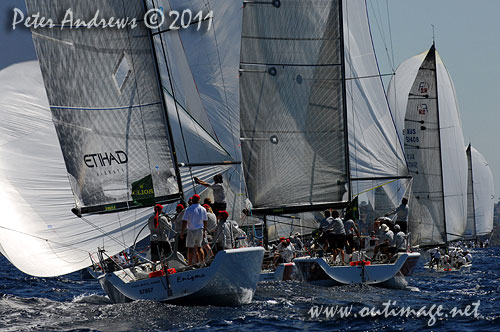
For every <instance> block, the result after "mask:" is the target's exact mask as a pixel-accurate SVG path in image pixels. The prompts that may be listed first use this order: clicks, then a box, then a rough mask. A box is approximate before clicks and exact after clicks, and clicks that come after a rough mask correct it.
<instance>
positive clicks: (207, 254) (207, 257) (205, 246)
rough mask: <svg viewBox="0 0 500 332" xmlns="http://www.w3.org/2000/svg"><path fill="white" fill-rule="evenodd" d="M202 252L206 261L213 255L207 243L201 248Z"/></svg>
mask: <svg viewBox="0 0 500 332" xmlns="http://www.w3.org/2000/svg"><path fill="white" fill-rule="evenodd" d="M203 250H204V251H205V253H206V257H205V258H206V259H209V258H210V257H212V256H213V255H214V253H213V251H212V248H210V245H209V244H208V243H207V244H205V245H204V246H203Z"/></svg>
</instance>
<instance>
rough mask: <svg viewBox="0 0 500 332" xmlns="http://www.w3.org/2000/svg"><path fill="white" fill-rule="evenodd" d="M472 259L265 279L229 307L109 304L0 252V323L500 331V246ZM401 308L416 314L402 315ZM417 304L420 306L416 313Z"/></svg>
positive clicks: (24, 326)
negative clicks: (379, 273) (381, 277)
mask: <svg viewBox="0 0 500 332" xmlns="http://www.w3.org/2000/svg"><path fill="white" fill-rule="evenodd" d="M473 259H474V261H473V267H472V268H471V270H470V271H462V272H453V273H436V272H427V271H425V270H424V268H423V266H422V263H421V262H420V264H419V266H418V267H417V269H416V271H415V273H414V275H413V276H412V277H411V278H409V279H408V287H407V288H406V289H385V288H379V287H371V286H341V287H333V288H324V287H316V286H311V285H308V284H304V283H300V282H281V283H278V282H270V283H264V284H259V286H258V288H257V293H256V295H255V297H254V301H253V302H252V303H251V304H249V305H245V306H241V307H235V308H226V307H212V306H208V307H183V306H174V305H170V304H162V303H156V302H149V301H136V302H132V303H127V304H111V303H110V302H109V300H108V299H107V297H106V296H105V295H104V293H103V291H102V290H101V288H100V286H99V284H98V283H97V281H95V280H82V279H81V277H80V274H79V273H73V274H70V275H67V276H61V277H58V278H36V277H32V276H28V275H26V274H23V273H21V272H19V270H17V269H16V268H15V267H13V266H12V265H11V264H10V263H9V262H8V261H7V260H6V259H5V258H4V257H0V331H103V332H104V331H167V330H189V331H205V330H211V331H243V330H253V331H263V330H265V331H284V330H286V331H290V330H292V331H293V330H308V331H495V332H496V331H499V326H500V324H499V323H500V315H499V311H500V310H499V306H500V300H499V295H498V294H499V292H500V248H489V249H476V250H473ZM388 301H390V302H388ZM478 301H479V302H478ZM439 305H441V306H442V308H441V310H440V311H439V313H440V314H442V316H441V317H437V315H436V314H435V313H436V311H437V306H439ZM433 306H434V307H433ZM467 306H469V308H467ZM385 307H387V310H386V312H384V311H383V310H384V308H385ZM405 308H410V309H412V310H414V314H412V315H410V316H409V317H404V316H403V317H402V316H401V310H402V309H405ZM422 308H423V309H422ZM432 308H433V309H432ZM454 308H455V309H454ZM474 308H476V310H475V311H474ZM335 309H337V312H336V313H335V314H334V315H333V313H334V310H335ZM391 309H392V310H393V311H392V314H391V312H390V310H391ZM429 309H431V310H430V312H429ZM338 310H340V311H342V313H343V314H346V315H347V314H348V316H346V315H344V317H341V315H340V314H339V311H338ZM346 310H347V311H346ZM370 310H372V311H370ZM377 310H379V312H377ZM418 310H423V311H424V312H425V313H424V314H422V315H421V316H420V317H416V314H417V312H418ZM458 310H462V312H461V313H460V312H459V311H458ZM314 312H316V313H317V316H316V317H312V316H311V313H314ZM453 312H457V314H456V316H455V317H452V313H453ZM328 313H331V314H332V315H330V316H329V315H328ZM371 313H373V316H372V315H371ZM386 313H388V314H386ZM398 313H399V315H398ZM403 314H404V312H403ZM432 314H434V318H435V320H433V319H431V316H432ZM445 315H448V317H446V316H445ZM361 316H364V317H361Z"/></svg>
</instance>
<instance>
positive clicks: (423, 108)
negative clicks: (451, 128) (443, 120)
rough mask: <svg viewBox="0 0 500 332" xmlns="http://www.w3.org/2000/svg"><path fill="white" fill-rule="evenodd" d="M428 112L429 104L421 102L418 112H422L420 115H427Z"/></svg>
mask: <svg viewBox="0 0 500 332" xmlns="http://www.w3.org/2000/svg"><path fill="white" fill-rule="evenodd" d="M427 112H428V109H427V104H420V105H418V114H420V115H426V114H427Z"/></svg>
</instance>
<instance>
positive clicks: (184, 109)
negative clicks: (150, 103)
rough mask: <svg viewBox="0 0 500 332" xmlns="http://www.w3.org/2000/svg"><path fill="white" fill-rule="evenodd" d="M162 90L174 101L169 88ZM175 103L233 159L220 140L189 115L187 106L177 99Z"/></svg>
mask: <svg viewBox="0 0 500 332" xmlns="http://www.w3.org/2000/svg"><path fill="white" fill-rule="evenodd" d="M162 90H163V91H164V92H165V93H166V94H168V95H169V96H171V97H172V99H174V96H173V95H172V94H171V93H170V91H168V90H167V88H166V87H164V86H162ZM174 102H176V103H177V105H178V107H180V108H181V109H182V110H183V111H184V114H185V115H186V116H188V117H189V118H190V119H191V120H192V121H193V122H194V123H196V124H197V125H198V127H200V128H201V129H202V130H203V132H204V133H205V134H207V135H208V136H209V137H210V138H211V139H213V140H214V141H215V142H216V143H217V144H218V147H219V148H221V149H222V150H224V152H225V153H226V154H227V155H228V156H230V157H232V156H231V154H230V153H229V152H228V151H227V150H226V148H224V147H223V146H222V144H221V143H220V142H219V141H218V138H216V137H213V136H212V134H211V133H210V132H209V131H208V130H206V129H205V128H204V127H203V126H202V125H201V124H200V123H199V122H198V120H196V118H195V117H194V116H193V115H192V114H191V113H189V112H188V111H187V109H186V107H185V106H183V105H182V104H181V103H180V102H179V101H178V100H176V99H174ZM198 136H199V135H198Z"/></svg>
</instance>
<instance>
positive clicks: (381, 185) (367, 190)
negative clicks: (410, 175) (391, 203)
mask: <svg viewBox="0 0 500 332" xmlns="http://www.w3.org/2000/svg"><path fill="white" fill-rule="evenodd" d="M398 180H400V179H394V180H391V181H388V182H386V183H382V184H380V185H378V186H376V187H373V188H370V189H366V190H364V191H362V192H360V193H358V194H356V195H354V197H353V198H355V197H357V196H359V195H362V194H364V193H367V192H369V191H372V190H374V189H377V188H380V187H383V186H385V185H388V184H390V183H393V182H395V181H398Z"/></svg>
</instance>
